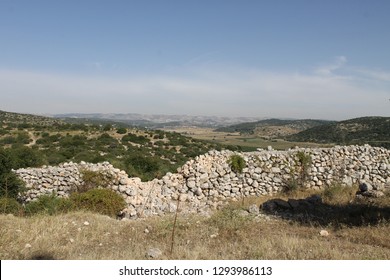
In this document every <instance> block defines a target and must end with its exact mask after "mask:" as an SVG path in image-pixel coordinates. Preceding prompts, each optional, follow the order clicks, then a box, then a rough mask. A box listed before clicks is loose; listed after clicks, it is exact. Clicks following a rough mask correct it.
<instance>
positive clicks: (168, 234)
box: [0, 193, 390, 260]
mask: <svg viewBox="0 0 390 280" xmlns="http://www.w3.org/2000/svg"><path fill="white" fill-rule="evenodd" d="M306 195H307V193H306ZM299 196H301V197H304V196H305V195H304V193H300V194H296V195H295V197H299ZM266 199H267V198H265V197H262V198H248V199H245V200H244V201H239V202H236V203H235V204H231V205H230V206H229V207H226V208H224V209H222V210H220V211H217V212H215V213H214V214H213V215H212V216H210V217H204V216H199V215H193V216H182V215H179V216H178V218H177V224H176V228H175V239H174V247H173V252H172V254H170V250H171V238H172V230H173V225H174V215H169V216H164V217H153V218H148V219H144V220H135V221H130V220H127V221H120V220H115V219H111V218H109V217H106V216H102V215H97V214H92V213H85V212H74V213H69V214H64V215H58V216H34V217H30V218H21V217H14V216H6V215H1V216H0V224H1V229H0V233H1V236H0V258H1V259H68V260H69V259H71V260H73V259H76V260H77V259H99V260H108V259H114V260H115V259H146V258H147V257H146V255H145V253H146V252H147V250H148V249H149V248H159V249H160V250H161V251H162V255H161V256H160V257H159V258H160V259H196V260H202V259H288V260H292V259H300V260H303V259H321V260H327V259H390V235H389V232H390V223H389V221H387V222H385V221H379V222H378V221H376V222H375V223H373V224H364V225H363V224H362V225H359V226H354V225H352V224H348V223H345V222H344V220H343V221H338V223H337V226H335V225H336V223H332V222H329V221H328V222H329V223H328V224H320V223H317V222H315V221H314V222H310V221H306V222H305V223H302V222H301V221H298V220H294V219H286V218H282V217H274V216H272V217H271V219H265V218H264V217H267V216H265V215H262V216H261V218H259V217H255V216H242V215H240V214H239V211H238V210H239V209H240V208H241V207H246V206H247V205H249V204H252V203H257V204H259V203H261V202H262V201H265V200H266ZM382 202H383V203H389V199H388V198H386V200H383V201H382ZM386 205H389V204H386ZM381 209H382V208H381ZM383 209H387V208H383ZM341 211H345V209H341ZM383 211H385V210H383ZM386 211H387V210H386ZM345 214H346V215H347V214H348V213H345ZM85 222H88V224H86V223H85ZM146 229H147V231H145V230H146ZM322 229H325V230H327V231H328V232H329V236H326V237H325V236H320V234H319V232H320V230H322Z"/></svg>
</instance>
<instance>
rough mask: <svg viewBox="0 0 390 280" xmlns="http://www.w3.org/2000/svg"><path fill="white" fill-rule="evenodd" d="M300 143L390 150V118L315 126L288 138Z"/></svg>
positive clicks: (346, 121)
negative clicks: (369, 146)
mask: <svg viewBox="0 0 390 280" xmlns="http://www.w3.org/2000/svg"><path fill="white" fill-rule="evenodd" d="M286 140H289V141H298V142H315V143H335V144H370V145H372V146H382V147H386V148H390V118H388V117H362V118H356V119H350V120H345V121H340V122H333V123H328V124H324V125H321V126H315V127H312V128H309V129H307V130H304V131H301V132H299V133H296V134H293V135H289V136H286Z"/></svg>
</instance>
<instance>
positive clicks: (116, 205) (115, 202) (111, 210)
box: [70, 189, 126, 217]
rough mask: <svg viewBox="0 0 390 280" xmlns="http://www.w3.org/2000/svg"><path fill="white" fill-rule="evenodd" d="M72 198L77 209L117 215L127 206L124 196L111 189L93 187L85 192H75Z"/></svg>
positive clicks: (112, 215)
mask: <svg viewBox="0 0 390 280" xmlns="http://www.w3.org/2000/svg"><path fill="white" fill-rule="evenodd" d="M70 200H71V201H72V202H73V203H74V205H75V207H77V209H84V210H87V211H92V212H97V213H99V214H103V215H108V216H111V217H115V216H117V215H118V213H119V212H120V211H121V210H123V209H124V208H125V207H126V202H125V200H124V198H123V197H122V196H121V195H120V194H118V193H116V192H114V191H112V190H109V189H92V190H89V191H87V192H85V193H73V194H72V195H71V196H70Z"/></svg>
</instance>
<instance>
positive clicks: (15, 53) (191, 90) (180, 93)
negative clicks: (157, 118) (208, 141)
mask: <svg viewBox="0 0 390 280" xmlns="http://www.w3.org/2000/svg"><path fill="white" fill-rule="evenodd" d="M389 14H390V1H387V0H383V1H380V0H367V1H359V0H355V1H346V0H345V1H340V0H339V1H330V0H328V1H316V0H311V1H293V0H291V1H287V0H285V1H278V0H272V1H271V0H270V1H266V0H257V1H256V0H237V1H231V0H225V1H222V0H208V1H205V0H198V1H190V0H187V1H186V0H182V1H178V0H171V1H170V0H143V1H135V0H128V1H119V0H111V1H109V0H106V1H98V0H96V1H83V0H78V1H72V0H68V1H39V0H35V1H31V0H30V1H19V0H10V1H9V0H0V109H1V110H6V111H14V112H26V113H75V112H80V113H91V112H101V113H147V114H187V115H217V116H251V117H259V118H263V117H285V118H289V117H292V118H322V119H336V120H341V119H347V118H352V117H359V116H368V115H380V116H389V115H390V100H389V98H390V51H389V50H390V32H389V27H390V17H389Z"/></svg>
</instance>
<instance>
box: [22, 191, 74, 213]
mask: <svg viewBox="0 0 390 280" xmlns="http://www.w3.org/2000/svg"><path fill="white" fill-rule="evenodd" d="M72 209H74V205H73V203H72V201H70V200H69V199H67V198H62V197H57V196H56V195H55V194H51V195H42V196H40V197H39V198H38V199H37V200H34V201H31V202H29V203H27V205H26V208H25V212H26V214H27V215H36V214H44V215H56V214H61V213H67V212H69V211H71V210H72Z"/></svg>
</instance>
